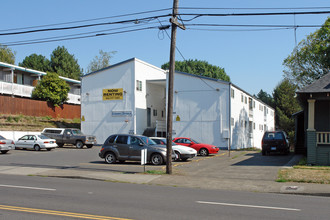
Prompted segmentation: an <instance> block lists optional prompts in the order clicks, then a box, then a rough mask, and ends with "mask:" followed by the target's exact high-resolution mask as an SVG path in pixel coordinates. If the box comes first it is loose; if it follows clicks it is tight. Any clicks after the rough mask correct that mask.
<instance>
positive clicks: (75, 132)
mask: <svg viewBox="0 0 330 220" xmlns="http://www.w3.org/2000/svg"><path fill="white" fill-rule="evenodd" d="M72 133H73V134H74V135H81V134H83V133H82V132H81V131H80V130H78V129H75V130H72Z"/></svg>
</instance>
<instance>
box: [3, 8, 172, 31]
mask: <svg viewBox="0 0 330 220" xmlns="http://www.w3.org/2000/svg"><path fill="white" fill-rule="evenodd" d="M167 10H172V8H164V9H158V10H151V11H143V12H136V13H130V14H123V15H114V16H108V17H101V18H92V19H84V20H78V21H69V22H62V23H55V24H46V25H37V26H30V27H21V28H11V29H5V30H0V32H5V31H13V30H25V29H31V28H40V27H51V26H59V25H65V24H74V23H82V22H90V21H97V20H105V19H113V18H121V17H127V16H133V15H140V14H147V13H155V12H160V11H167Z"/></svg>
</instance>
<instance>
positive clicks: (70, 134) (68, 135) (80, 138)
mask: <svg viewBox="0 0 330 220" xmlns="http://www.w3.org/2000/svg"><path fill="white" fill-rule="evenodd" d="M41 134H43V135H46V136H47V137H50V138H53V139H55V140H56V143H57V145H58V146H59V147H63V146H64V144H73V145H75V146H76V147H77V148H83V147H84V145H86V147H87V148H91V147H93V145H94V144H97V142H96V137H95V136H93V135H84V134H83V133H82V132H81V131H80V130H79V129H77V128H45V129H44V130H43V131H42V133H41Z"/></svg>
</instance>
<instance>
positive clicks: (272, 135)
mask: <svg viewBox="0 0 330 220" xmlns="http://www.w3.org/2000/svg"><path fill="white" fill-rule="evenodd" d="M264 139H265V140H283V139H284V138H283V134H282V133H281V132H268V133H266V134H265V136H264Z"/></svg>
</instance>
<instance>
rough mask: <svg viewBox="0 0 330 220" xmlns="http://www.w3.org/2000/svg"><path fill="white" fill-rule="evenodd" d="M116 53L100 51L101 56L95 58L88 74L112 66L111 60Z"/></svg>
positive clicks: (90, 64)
mask: <svg viewBox="0 0 330 220" xmlns="http://www.w3.org/2000/svg"><path fill="white" fill-rule="evenodd" d="M115 53H116V51H112V52H104V51H103V50H99V56H95V57H94V59H93V60H92V61H91V62H90V63H89V65H88V67H87V73H91V72H94V71H97V70H100V69H103V68H105V67H108V66H110V59H111V58H112V54H115Z"/></svg>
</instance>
